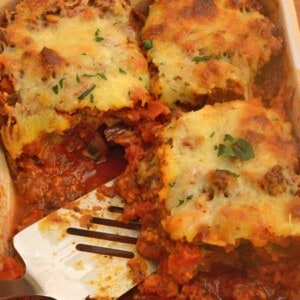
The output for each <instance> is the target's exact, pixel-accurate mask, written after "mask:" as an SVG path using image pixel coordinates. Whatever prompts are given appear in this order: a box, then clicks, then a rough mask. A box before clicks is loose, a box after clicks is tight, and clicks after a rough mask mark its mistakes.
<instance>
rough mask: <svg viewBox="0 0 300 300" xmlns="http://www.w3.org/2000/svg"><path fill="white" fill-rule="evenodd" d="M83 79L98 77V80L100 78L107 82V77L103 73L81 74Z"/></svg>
mask: <svg viewBox="0 0 300 300" xmlns="http://www.w3.org/2000/svg"><path fill="white" fill-rule="evenodd" d="M82 76H83V77H96V76H99V77H100V78H102V79H103V80H107V77H106V76H105V74H103V73H99V72H98V73H96V74H83V75H82Z"/></svg>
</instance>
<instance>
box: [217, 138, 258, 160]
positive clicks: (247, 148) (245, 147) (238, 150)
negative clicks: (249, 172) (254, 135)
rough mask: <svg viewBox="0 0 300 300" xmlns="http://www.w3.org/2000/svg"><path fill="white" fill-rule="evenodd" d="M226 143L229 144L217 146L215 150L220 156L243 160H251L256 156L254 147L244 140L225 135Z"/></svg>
mask: <svg viewBox="0 0 300 300" xmlns="http://www.w3.org/2000/svg"><path fill="white" fill-rule="evenodd" d="M224 142H227V144H219V145H218V146H217V147H216V146H215V149H217V150H218V156H221V155H223V156H230V157H236V158H239V159H241V160H249V159H251V158H253V157H254V156H255V155H254V151H253V148H252V146H251V145H250V144H249V143H248V142H247V141H246V140H244V139H241V138H234V137H233V136H231V135H230V134H225V136H224Z"/></svg>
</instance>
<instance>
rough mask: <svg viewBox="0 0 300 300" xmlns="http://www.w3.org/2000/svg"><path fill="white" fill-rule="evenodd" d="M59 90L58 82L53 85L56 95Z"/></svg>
mask: <svg viewBox="0 0 300 300" xmlns="http://www.w3.org/2000/svg"><path fill="white" fill-rule="evenodd" d="M58 90H59V86H58V84H56V85H55V86H53V87H52V91H53V92H54V93H55V94H56V95H57V94H58Z"/></svg>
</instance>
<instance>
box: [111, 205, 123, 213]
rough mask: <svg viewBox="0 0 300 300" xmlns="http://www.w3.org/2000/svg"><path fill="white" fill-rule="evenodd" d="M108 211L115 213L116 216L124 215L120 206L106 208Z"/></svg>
mask: <svg viewBox="0 0 300 300" xmlns="http://www.w3.org/2000/svg"><path fill="white" fill-rule="evenodd" d="M108 210H109V211H110V212H113V213H117V214H123V213H124V208H123V207H120V206H114V205H111V206H109V207H108Z"/></svg>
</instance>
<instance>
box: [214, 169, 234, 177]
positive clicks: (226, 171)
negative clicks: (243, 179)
mask: <svg viewBox="0 0 300 300" xmlns="http://www.w3.org/2000/svg"><path fill="white" fill-rule="evenodd" d="M217 171H220V172H225V173H227V174H229V175H231V176H233V177H240V175H239V174H236V173H234V172H231V171H229V170H226V169H217Z"/></svg>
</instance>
